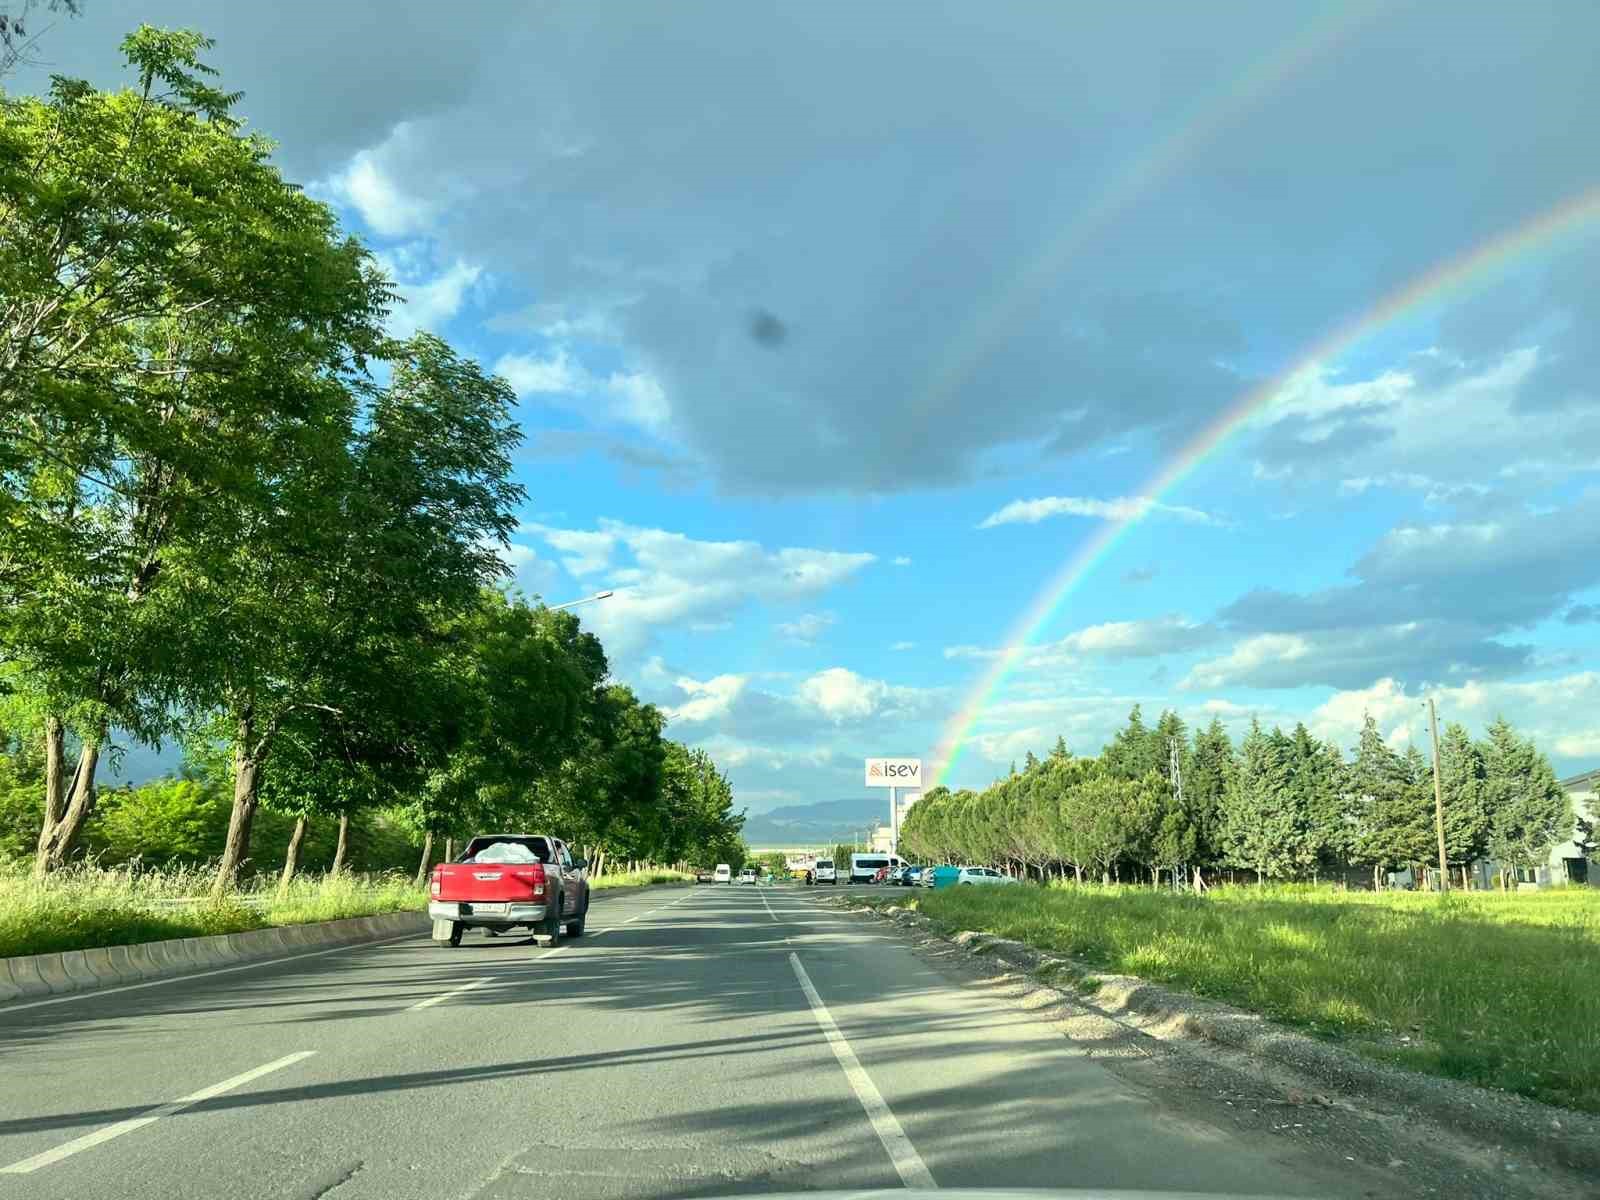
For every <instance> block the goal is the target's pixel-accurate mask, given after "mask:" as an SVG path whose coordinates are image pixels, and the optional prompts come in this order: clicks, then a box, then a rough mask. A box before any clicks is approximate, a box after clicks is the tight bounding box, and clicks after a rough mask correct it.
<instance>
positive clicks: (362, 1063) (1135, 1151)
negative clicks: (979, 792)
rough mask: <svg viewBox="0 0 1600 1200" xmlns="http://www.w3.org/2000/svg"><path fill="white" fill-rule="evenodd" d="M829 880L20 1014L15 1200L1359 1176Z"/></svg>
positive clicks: (10, 1129) (1349, 1191) (614, 900)
mask: <svg viewBox="0 0 1600 1200" xmlns="http://www.w3.org/2000/svg"><path fill="white" fill-rule="evenodd" d="M1091 1049H1092V1048H1088V1047H1083V1046H1079V1045H1076V1044H1074V1043H1073V1042H1071V1041H1069V1040H1068V1039H1066V1038H1064V1037H1062V1036H1061V1034H1060V1033H1058V1032H1056V1031H1055V1030H1054V1029H1052V1028H1050V1027H1049V1026H1047V1025H1045V1024H1044V1023H1042V1022H1040V1021H1038V1020H1037V1019H1035V1018H1033V1017H1031V1016H1029V1015H1027V1014H1025V1013H1023V1012H1020V1011H1018V1010H1016V1009H1015V1008H1013V1007H1012V1006H1010V1005H1008V1004H1006V1003H1005V1002H1004V1001H1003V1000H1000V999H998V998H995V997H993V996H985V995H983V994H982V993H981V992H980V991H978V990H976V989H973V988H971V987H967V986H963V985H962V983H961V982H960V981H959V980H957V979H954V978H952V977H948V976H946V975H944V974H942V973H940V971H939V970H937V969H936V968H935V967H933V966H931V965H929V964H928V963H926V962H924V961H923V960H922V959H921V958H919V957H918V956H917V955H916V954H915V953H914V952H913V951H912V950H910V949H909V948H907V947H906V946H905V945H904V944H903V943H901V942H900V941H898V940H897V939H896V938H895V937H894V936H892V934H887V933H885V932H881V931H878V930H876V929H874V928H873V927H872V926H871V925H869V924H866V923H863V922H861V921H859V920H858V919H855V918H851V917H848V916H842V915H839V914H836V913H834V912H831V911H827V910H824V909H821V908H818V907H817V906H815V905H813V904H812V903H810V901H809V900H808V899H807V893H806V891H805V890H804V889H800V888H795V887H775V888H767V887H761V888H752V887H746V886H735V887H713V886H703V887H695V888H685V889H651V890H648V891H642V892H634V893H631V894H628V893H620V894H619V893H610V894H598V895H597V896H596V900H595V904H594V908H593V911H592V914H591V917H590V928H589V933H587V934H586V935H585V936H584V937H582V938H581V939H575V940H571V939H569V940H567V941H565V942H564V943H563V944H562V945H561V947H559V948H558V949H557V950H555V951H549V950H546V949H545V948H543V947H539V946H537V945H535V944H534V943H533V942H532V941H531V940H528V939H524V938H521V937H505V936H502V937H500V938H497V939H489V938H486V937H484V936H483V935H481V934H476V933H472V934H469V935H468V938H467V941H466V942H465V943H463V945H462V946H461V947H460V948H458V949H455V950H450V949H445V948H441V947H436V946H434V945H433V944H432V943H431V942H430V941H428V940H427V939H426V936H420V937H410V938H406V939H402V940H397V941H392V942H389V943H386V944H382V945H373V946H366V947H351V948H342V949H339V950H337V951H335V952H332V953H323V954H320V955H317V956H315V957H306V958H302V959H298V960H296V961H293V962H286V963H281V964H278V965H275V966H262V967H254V968H249V969H246V970H240V971H235V972H232V973H230V974H224V975H215V976H211V977H209V978H200V979H193V980H189V981H182V980H176V981H172V982H168V983H163V984H160V985H158V986H154V987H148V988H143V989H140V990H135V991H127V992H121V993H113V994H108V995H95V994H86V995H83V996H79V997H74V998H72V999H70V1000H68V1001H67V1002H65V1003H57V1004H46V1005H42V1006H38V1007H26V1008H17V1007H11V1008H0V1064H3V1065H0V1197H4V1196H29V1197H32V1196H38V1197H61V1198H63V1200H65V1198H69V1197H70V1198H71V1200H83V1198H84V1197H86V1196H95V1197H116V1198H118V1200H123V1198H127V1200H143V1198H146V1197H149V1198H155V1197H160V1200H180V1198H186V1197H196V1198H205V1200H211V1198H214V1197H219V1196H230V1197H257V1196H260V1197H320V1196H327V1195H331V1196H332V1197H333V1198H334V1200H358V1198H364V1197H373V1198H385V1200H387V1198H392V1197H413V1196H415V1197H427V1198H429V1200H436V1198H442V1197H477V1198H489V1197H504V1198H512V1197H535V1196H537V1197H541V1198H550V1197H556V1196H562V1197H572V1198H575V1200H576V1198H580V1197H602V1198H609V1197H676V1196H730V1195H739V1194H746V1193H751V1192H774V1191H789V1190H810V1189H841V1188H852V1187H874V1186H876V1187H898V1186H901V1185H902V1184H908V1185H921V1186H937V1187H941V1188H954V1187H984V1188H999V1187H1048V1188H1067V1187H1091V1186H1097V1187H1118V1188H1148V1189H1157V1190H1162V1191H1185V1192H1193V1191H1203V1192H1216V1193H1221V1194H1224V1195H1239V1194H1251V1195H1254V1194H1282V1195H1286V1196H1327V1197H1341V1198H1342V1197H1347V1196H1350V1197H1353V1196H1370V1195H1373V1194H1377V1193H1375V1192H1374V1191H1373V1188H1372V1184H1373V1180H1372V1178H1370V1177H1368V1176H1365V1175H1364V1174H1363V1175H1357V1174H1355V1173H1353V1171H1354V1168H1353V1167H1352V1164H1350V1163H1347V1162H1343V1161H1341V1160H1340V1159H1339V1156H1338V1155H1336V1154H1326V1155H1325V1154H1319V1153H1317V1152H1316V1151H1315V1150H1314V1149H1308V1148H1306V1147H1304V1146H1300V1145H1291V1144H1273V1143H1263V1142H1252V1141H1248V1140H1242V1139H1241V1138H1240V1137H1239V1136H1238V1135H1237V1133H1230V1132H1229V1131H1225V1130H1224V1129H1222V1128H1221V1127H1220V1126H1212V1125H1208V1124H1206V1123H1204V1122H1203V1121H1201V1120H1198V1119H1197V1118H1195V1117H1194V1116H1193V1115H1192V1114H1189V1115H1184V1114H1181V1113H1179V1112H1178V1111H1177V1110H1176V1109H1173V1108H1171V1107H1169V1106H1167V1105H1164V1104H1163V1102H1162V1100H1161V1097H1160V1096H1159V1095H1151V1094H1148V1093H1147V1092H1145V1091H1142V1090H1140V1089H1138V1088H1136V1087H1133V1086H1131V1085H1129V1084H1128V1083H1126V1082H1124V1081H1122V1080H1120V1079H1119V1078H1118V1077H1117V1076H1115V1075H1114V1074H1112V1073H1111V1072H1110V1071H1108V1070H1107V1069H1106V1068H1104V1067H1102V1066H1101V1065H1100V1064H1098V1063H1096V1062H1094V1061H1093V1059H1092V1057H1091V1056H1090V1054H1089V1053H1087V1051H1089V1050H1091Z"/></svg>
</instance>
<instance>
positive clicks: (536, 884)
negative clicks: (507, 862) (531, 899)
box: [510, 863, 544, 896]
mask: <svg viewBox="0 0 1600 1200" xmlns="http://www.w3.org/2000/svg"><path fill="white" fill-rule="evenodd" d="M510 874H511V878H513V879H521V880H525V881H526V882H527V884H528V886H529V888H530V889H531V890H532V892H533V894H534V895H535V896H542V895H544V864H543V863H534V864H533V865H532V866H531V867H517V868H516V869H515V870H513V871H512V872H511V873H510Z"/></svg>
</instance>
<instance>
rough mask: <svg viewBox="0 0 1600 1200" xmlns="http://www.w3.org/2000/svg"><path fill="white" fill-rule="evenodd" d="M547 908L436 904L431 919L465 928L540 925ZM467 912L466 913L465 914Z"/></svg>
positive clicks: (515, 903) (432, 903)
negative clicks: (469, 926)
mask: <svg viewBox="0 0 1600 1200" xmlns="http://www.w3.org/2000/svg"><path fill="white" fill-rule="evenodd" d="M547 908H548V906H547V905H544V904H524V903H521V902H519V901H515V900H513V901H510V902H509V903H507V902H506V901H500V902H499V903H486V902H483V901H470V902H469V901H465V900H463V901H460V902H457V901H455V900H433V901H430V902H429V904H428V917H429V918H430V919H431V920H434V921H460V922H461V923H462V924H463V925H537V924H538V923H539V922H541V921H543V920H544V918H545V913H546V911H547ZM463 910H464V911H463Z"/></svg>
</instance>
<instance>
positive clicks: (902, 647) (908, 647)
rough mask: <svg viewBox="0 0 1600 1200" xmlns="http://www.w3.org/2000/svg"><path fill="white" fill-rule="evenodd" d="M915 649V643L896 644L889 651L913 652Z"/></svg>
mask: <svg viewBox="0 0 1600 1200" xmlns="http://www.w3.org/2000/svg"><path fill="white" fill-rule="evenodd" d="M916 648H917V644H916V643H915V642H896V643H895V644H894V645H892V646H890V647H889V649H891V650H894V651H900V650H915V649H916Z"/></svg>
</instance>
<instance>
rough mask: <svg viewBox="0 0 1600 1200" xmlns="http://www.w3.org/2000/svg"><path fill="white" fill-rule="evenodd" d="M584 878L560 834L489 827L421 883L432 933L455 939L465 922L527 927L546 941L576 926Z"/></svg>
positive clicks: (585, 898)
mask: <svg viewBox="0 0 1600 1200" xmlns="http://www.w3.org/2000/svg"><path fill="white" fill-rule="evenodd" d="M588 915H589V878H588V873H587V871H586V870H585V863H584V861H583V860H582V859H581V858H573V857H572V852H571V851H570V850H569V849H568V848H567V844H566V843H565V842H563V841H562V840H561V839H560V838H557V837H551V836H549V835H548V834H542V833H534V834H528V833H494V834H486V835H483V836H480V837H475V838H473V839H472V840H471V841H470V842H468V843H467V845H466V848H465V849H464V850H463V851H462V852H461V857H460V858H458V859H457V860H456V861H455V862H447V863H440V864H439V865H438V866H436V867H435V868H434V869H433V878H432V880H431V882H430V883H429V885H428V916H430V917H431V918H433V940H434V941H436V942H438V943H439V944H441V945H450V946H459V945H460V944H461V935H462V934H463V933H464V932H466V931H467V930H468V929H478V928H481V929H487V930H490V931H492V932H498V931H500V930H509V929H515V928H516V927H517V926H519V925H521V926H526V927H527V928H528V929H532V930H533V931H534V932H535V933H536V934H538V935H541V936H542V937H543V938H544V940H545V941H546V943H547V944H548V945H552V946H554V945H555V944H556V943H557V942H559V941H560V940H561V931H562V929H563V928H565V930H566V933H567V936H568V937H578V936H580V935H581V934H582V933H583V923H584V921H585V919H586V918H587V917H588Z"/></svg>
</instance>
